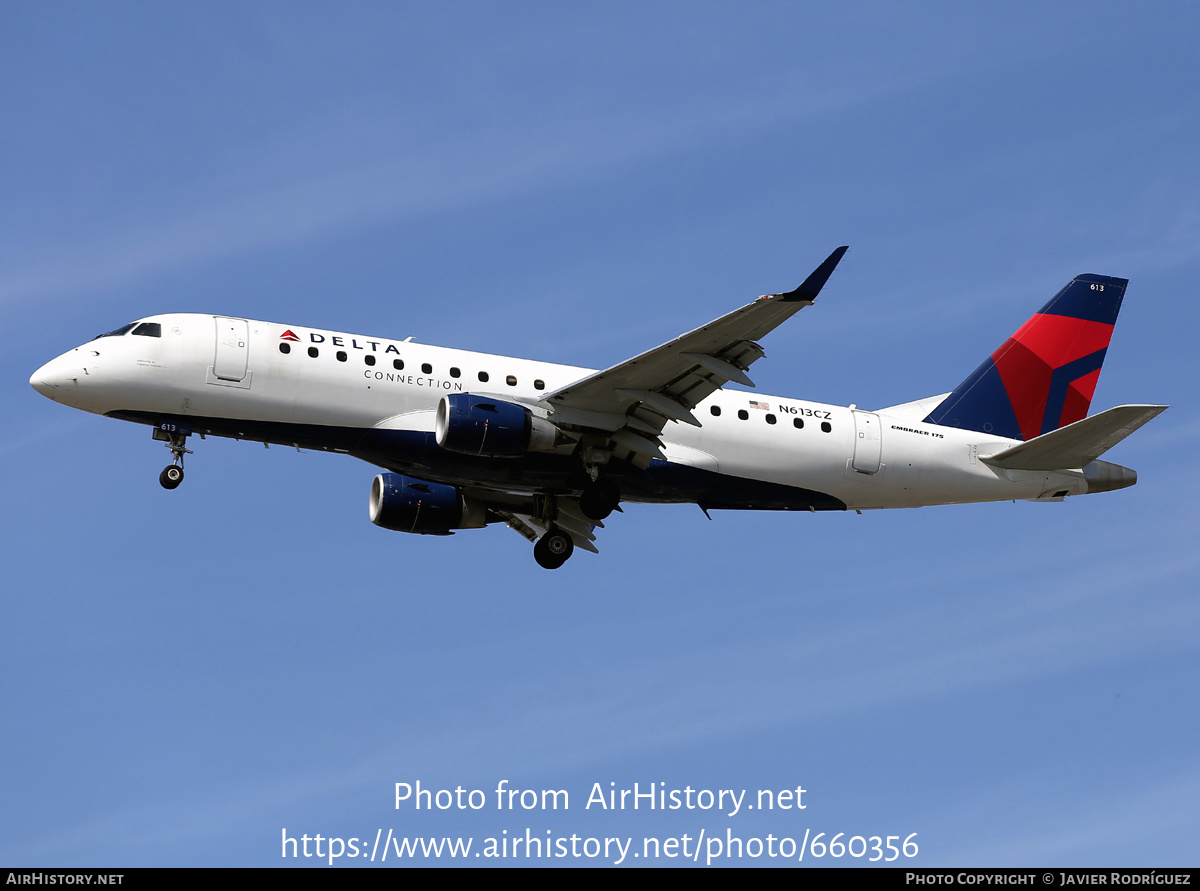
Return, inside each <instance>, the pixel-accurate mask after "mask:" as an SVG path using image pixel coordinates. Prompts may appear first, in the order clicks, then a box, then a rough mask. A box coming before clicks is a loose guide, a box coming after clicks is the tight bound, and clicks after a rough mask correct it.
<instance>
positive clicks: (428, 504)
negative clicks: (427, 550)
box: [370, 473, 487, 535]
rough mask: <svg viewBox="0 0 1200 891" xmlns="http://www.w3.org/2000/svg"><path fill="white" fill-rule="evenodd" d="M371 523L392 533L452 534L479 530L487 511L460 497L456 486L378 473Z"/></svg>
mask: <svg viewBox="0 0 1200 891" xmlns="http://www.w3.org/2000/svg"><path fill="white" fill-rule="evenodd" d="M370 513H371V522H372V523H374V524H375V525H376V526H382V527H383V528H384V529H391V530H393V531H394V532H415V533H417V534H419V535H453V534H454V533H453V532H451V530H452V529H481V528H483V526H485V525H486V524H487V508H485V507H483V506H482V505H479V504H476V503H475V502H472V501H468V500H467V499H466V498H464V497H463V494H462V492H461V491H459V489H458V487H457V486H447V485H444V484H442V483H427V482H425V481H424V480H419V479H415V478H413V477H411V476H405V475H404V474H402V473H381V474H379V475H378V476H377V477H375V480H374V481H373V482H372V483H371V503H370Z"/></svg>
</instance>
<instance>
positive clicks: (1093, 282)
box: [925, 275, 1129, 440]
mask: <svg viewBox="0 0 1200 891" xmlns="http://www.w3.org/2000/svg"><path fill="white" fill-rule="evenodd" d="M1127 284H1129V282H1128V280H1127V279H1123V278H1110V277H1108V276H1106V275H1078V276H1076V277H1075V278H1074V279H1072V281H1071V283H1070V284H1068V285H1067V286H1066V287H1065V288H1063V289H1062V290H1061V291H1059V292H1058V293H1057V294H1056V295H1054V298H1053V299H1052V300H1051V301H1050V302H1049V303H1047V304H1046V305H1045V306H1043V307H1042V309H1041V310H1040V311H1039V312H1038V313H1037V314H1036V315H1034V316H1033V318H1031V319H1030V320H1029V321H1028V322H1026V323H1025V324H1024V325H1022V326H1021V328H1020V330H1018V331H1017V333H1016V334H1014V335H1013V336H1012V337H1010V338H1009V339H1008V340H1006V341H1005V342H1004V343H1003V345H1001V347H1000V348H999V349H998V350H996V352H994V353H992V355H991V356H989V357H988V359H987V360H986V361H985V362H984V363H983V364H982V365H980V366H979V367H978V368H977V369H975V371H974V373H973V374H972V375H971V376H970V377H968V378H967V379H966V380H965V381H963V382H962V383H961V384H959V385H958V387H957V388H956V389H955V390H954V392H953V393H951V394H950V395H949V396H947V397H946V398H945V400H943V401H942V403H941V404H940V405H938V407H937V408H935V409H934V410H933V411H932V412H931V413H930V414H929V416H928V417H926V418H925V422H926V423H928V424H939V425H941V426H943V427H959V428H962V429H963V430H978V431H979V432H981V433H992V434H995V435H997V436H1004V437H1007V438H1009V439H1021V440H1029V439H1033V438H1034V437H1036V436H1041V435H1042V434H1044V433H1049V432H1050V431H1052V430H1057V429H1058V428H1059V427H1064V426H1066V425H1067V424H1071V423H1074V422H1075V421H1078V420H1081V419H1082V418H1085V417H1087V413H1088V407H1089V406H1090V405H1091V404H1092V394H1093V393H1094V392H1095V390H1096V381H1097V380H1099V378H1100V366H1101V365H1102V364H1103V362H1104V354H1105V353H1106V352H1107V351H1108V342H1109V340H1110V338H1111V337H1112V331H1113V326H1114V325H1115V324H1116V322H1117V313H1118V312H1120V310H1121V300H1122V299H1123V298H1124V296H1125V286H1126V285H1127Z"/></svg>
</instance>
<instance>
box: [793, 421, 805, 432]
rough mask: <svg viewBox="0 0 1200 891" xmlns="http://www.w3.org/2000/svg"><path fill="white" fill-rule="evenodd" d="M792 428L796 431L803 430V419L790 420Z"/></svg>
mask: <svg viewBox="0 0 1200 891" xmlns="http://www.w3.org/2000/svg"><path fill="white" fill-rule="evenodd" d="M792 426H793V427H795V428H796V429H797V430H803V429H804V418H792Z"/></svg>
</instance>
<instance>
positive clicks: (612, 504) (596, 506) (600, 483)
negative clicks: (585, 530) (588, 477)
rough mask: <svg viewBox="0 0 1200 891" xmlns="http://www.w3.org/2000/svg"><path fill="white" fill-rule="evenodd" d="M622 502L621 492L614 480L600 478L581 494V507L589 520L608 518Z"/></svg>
mask: <svg viewBox="0 0 1200 891" xmlns="http://www.w3.org/2000/svg"><path fill="white" fill-rule="evenodd" d="M620 503H621V492H620V490H619V489H618V488H617V486H616V483H614V482H613V481H612V480H606V479H598V480H596V481H595V482H594V483H592V484H591V485H589V486H587V487H586V488H585V489H584V490H583V494H582V495H580V496H579V508H580V510H582V511H583V513H584V516H586V517H587V518H588V519H589V520H596V521H600V520H603V519H606V518H607V517H608V515H609V514H611V513H612V512H613V511H614V510H616V509H617V505H618V504H620Z"/></svg>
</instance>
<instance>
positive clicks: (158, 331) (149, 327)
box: [133, 322, 162, 337]
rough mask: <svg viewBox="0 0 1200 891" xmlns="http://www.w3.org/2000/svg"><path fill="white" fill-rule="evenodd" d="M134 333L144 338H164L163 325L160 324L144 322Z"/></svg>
mask: <svg viewBox="0 0 1200 891" xmlns="http://www.w3.org/2000/svg"><path fill="white" fill-rule="evenodd" d="M133 333H134V334H140V335H141V336H142V337H162V325H161V324H159V323H158V322H142V324H140V325H138V326H137V327H136V328H134V329H133Z"/></svg>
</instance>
